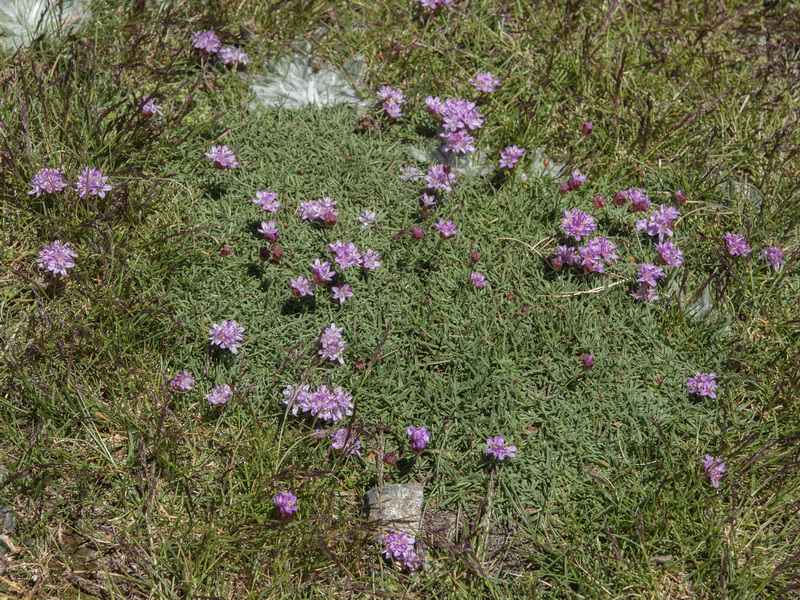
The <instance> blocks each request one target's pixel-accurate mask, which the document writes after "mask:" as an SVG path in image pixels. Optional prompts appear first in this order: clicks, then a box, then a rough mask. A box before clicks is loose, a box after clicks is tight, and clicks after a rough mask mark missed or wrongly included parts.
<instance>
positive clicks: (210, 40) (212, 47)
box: [194, 31, 221, 54]
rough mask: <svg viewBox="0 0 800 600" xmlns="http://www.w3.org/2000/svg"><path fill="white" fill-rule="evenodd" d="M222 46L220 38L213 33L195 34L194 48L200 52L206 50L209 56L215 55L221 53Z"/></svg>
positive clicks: (198, 32) (201, 32) (202, 32)
mask: <svg viewBox="0 0 800 600" xmlns="http://www.w3.org/2000/svg"><path fill="white" fill-rule="evenodd" d="M220 45H221V44H220V42H219V38H218V37H217V34H216V33H214V32H213V31H195V32H194V47H195V48H197V49H198V50H204V51H205V52H207V53H209V54H215V53H216V52H218V51H219V47H220Z"/></svg>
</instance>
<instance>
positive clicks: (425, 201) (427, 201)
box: [419, 194, 436, 210]
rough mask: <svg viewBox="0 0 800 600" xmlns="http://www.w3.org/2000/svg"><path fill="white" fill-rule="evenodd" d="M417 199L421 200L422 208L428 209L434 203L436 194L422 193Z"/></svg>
mask: <svg viewBox="0 0 800 600" xmlns="http://www.w3.org/2000/svg"><path fill="white" fill-rule="evenodd" d="M419 199H420V202H422V210H428V209H429V208H431V207H432V206H435V205H436V196H433V195H431V194H422V196H420V197H419Z"/></svg>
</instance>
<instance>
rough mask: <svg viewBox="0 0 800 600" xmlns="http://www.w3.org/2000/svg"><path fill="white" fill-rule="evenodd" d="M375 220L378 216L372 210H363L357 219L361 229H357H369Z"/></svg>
mask: <svg viewBox="0 0 800 600" xmlns="http://www.w3.org/2000/svg"><path fill="white" fill-rule="evenodd" d="M377 218H378V214H377V213H376V212H375V211H374V210H365V211H364V212H363V213H362V214H361V215H360V216H359V217H358V222H359V223H361V227H359V229H369V228H370V227H374V226H375V221H376V220H377Z"/></svg>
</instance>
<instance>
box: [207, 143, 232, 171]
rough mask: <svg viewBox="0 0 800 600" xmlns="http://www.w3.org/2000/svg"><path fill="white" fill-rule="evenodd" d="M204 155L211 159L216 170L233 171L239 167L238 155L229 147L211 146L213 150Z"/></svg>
mask: <svg viewBox="0 0 800 600" xmlns="http://www.w3.org/2000/svg"><path fill="white" fill-rule="evenodd" d="M204 154H205V156H206V157H208V158H210V159H211V163H212V164H213V165H214V168H215V169H233V168H235V167H238V166H239V161H237V160H236V155H235V154H234V153H233V150H231V149H230V148H228V146H227V145H222V146H211V150H209V151H208V152H204Z"/></svg>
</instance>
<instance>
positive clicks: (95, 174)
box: [75, 167, 113, 200]
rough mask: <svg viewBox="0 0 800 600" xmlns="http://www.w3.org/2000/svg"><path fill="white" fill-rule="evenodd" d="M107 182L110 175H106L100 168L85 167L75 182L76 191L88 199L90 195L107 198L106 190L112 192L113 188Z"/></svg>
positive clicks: (82, 197) (81, 196) (84, 198)
mask: <svg viewBox="0 0 800 600" xmlns="http://www.w3.org/2000/svg"><path fill="white" fill-rule="evenodd" d="M107 182H108V177H106V176H104V175H103V173H102V171H100V169H95V168H93V167H84V168H83V170H82V171H81V172H80V174H79V175H78V180H77V181H76V182H75V191H77V192H78V196H79V197H80V198H81V199H83V200H86V198H87V197H88V196H99V197H100V198H105V197H106V192H110V191H111V190H112V189H113V188H112V186H110V185H108V183H107Z"/></svg>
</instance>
